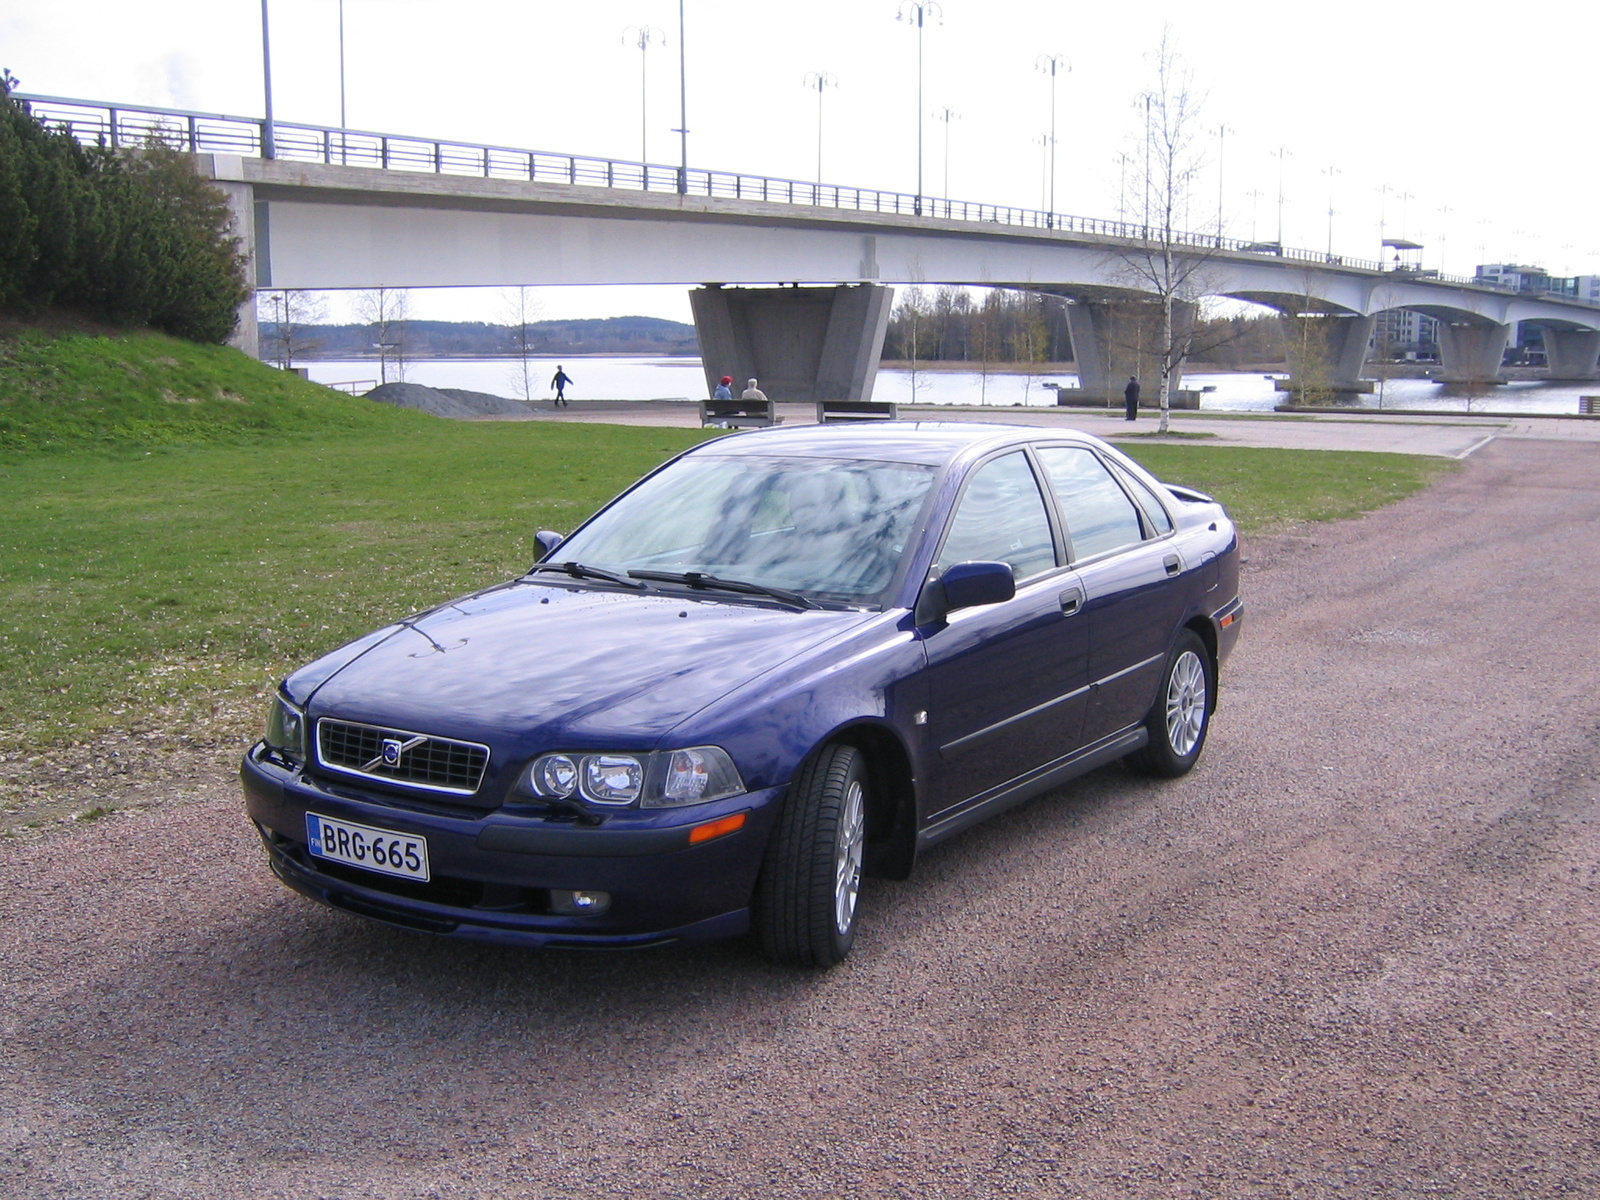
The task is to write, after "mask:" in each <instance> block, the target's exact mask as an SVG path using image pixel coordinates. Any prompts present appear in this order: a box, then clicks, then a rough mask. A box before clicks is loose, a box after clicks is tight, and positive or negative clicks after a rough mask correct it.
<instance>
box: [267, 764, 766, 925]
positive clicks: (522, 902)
mask: <svg viewBox="0 0 1600 1200" xmlns="http://www.w3.org/2000/svg"><path fill="white" fill-rule="evenodd" d="M240 779H241V781H242V783H243V785H244V794H245V807H246V810H247V811H248V813H249V815H250V818H251V820H252V821H253V822H254V823H255V826H256V830H257V832H258V833H259V834H260V835H261V840H262V843H263V845H264V846H265V848H266V852H267V861H268V863H269V864H270V865H271V867H272V870H273V873H274V874H276V875H277V876H278V878H279V879H281V880H282V881H283V882H284V883H285V884H286V885H287V886H289V887H291V888H293V889H294V890H295V891H297V892H300V893H301V894H302V895H305V896H309V897H310V898H311V899H313V900H317V901H319V902H321V903H323V904H326V905H328V906H329V907H331V908H337V909H341V910H343V911H345V912H350V913H355V914H357V915H359V916H363V917H368V918H370V919H372V920H376V921H382V922H384V923H386V924H390V925H396V926H399V927H401V928H405V929H414V930H418V931H421V932H425V933H433V934H439V935H443V936H448V937H457V938H465V939H470V940H475V941H486V942H497V943H502V944H509V945H522V946H548V947H594V948H617V949H625V948H631V947H642V946H656V945H664V944H667V943H670V942H700V941H712V940H716V939H719V938H726V937H736V936H738V935H739V934H742V933H744V932H745V931H746V930H747V929H748V928H749V924H750V907H749V906H750V898H751V895H752V893H753V891H754V889H755V882H756V876H757V874H758V873H759V871H760V869H761V860H762V856H763V854H764V852H765V849H766V843H767V834H768V832H769V830H770V828H771V825H772V821H773V820H774V818H775V817H776V815H777V805H778V801H779V800H781V799H782V796H783V793H784V790H785V789H783V788H781V787H779V788H769V789H766V790H763V791H759V792H752V793H747V794H745V795H743V796H738V797H733V798H730V799H728V800H723V801H717V802H715V803H712V804H704V805H695V806H692V807H689V808H678V809H655V810H650V811H640V810H622V811H619V812H617V813H615V814H613V815H612V816H611V817H610V818H609V819H608V820H607V821H606V823H605V824H604V825H602V826H600V827H598V828H593V827H581V826H576V825H574V824H573V823H572V822H571V821H568V820H563V819H548V820H547V819H544V818H542V817H540V816H537V815H534V816H528V815H523V816H517V815H511V814H508V813H505V812H490V813H485V814H482V815H474V816H466V815H443V814H439V813H434V812H422V811H417V810H414V809H410V808H402V807H398V806H397V805H395V804H393V803H386V802H385V800H384V798H383V797H382V796H380V795H376V794H372V793H366V792H361V791H357V790H354V789H351V788H347V787H344V786H342V785H341V786H338V787H337V788H334V787H329V786H325V785H323V784H322V783H320V782H319V781H317V780H315V779H312V778H309V777H307V776H306V775H304V774H303V773H301V772H299V771H293V770H289V769H287V768H285V767H282V766H280V765H279V764H277V763H275V762H273V761H271V760H269V759H266V758H265V757H263V755H262V753H261V747H259V746H257V747H256V748H254V749H252V750H251V751H250V753H249V754H247V755H246V756H245V759H244V762H243V764H242V765H241V767H240ZM308 811H315V812H317V813H319V814H322V815H324V816H327V817H331V818H334V819H336V820H346V821H353V822H356V823H359V824H364V825H373V826H377V827H379V828H383V829H388V830H392V831H394V832H396V833H400V834H410V835H420V836H422V837H424V838H426V839H427V842H428V858H429V864H430V868H431V874H432V879H431V880H430V882H428V883H426V884H423V883H418V882H414V881H411V880H405V879H398V878H393V877H390V876H386V875H381V874H377V873H374V872H371V871H364V870H361V869H360V868H356V867H349V866H345V865H344V864H342V863H334V862H329V861H327V860H325V859H322V858H317V857H314V856H312V854H311V853H310V851H309V849H308V848H307V844H306V843H307V837H306V813H307V812H308ZM737 812H746V813H747V816H746V820H745V824H744V827H743V828H742V829H740V830H738V831H737V832H735V833H731V834H727V835H724V836H722V837H718V838H714V839H712V840H710V841H706V842H702V843H700V844H698V845H690V844H689V830H690V829H691V828H693V827H695V826H698V825H702V824H704V823H705V822H707V821H711V820H715V819H716V818H718V817H723V816H728V815H731V814H733V813H737ZM552 889H562V890H570V891H603V892H608V893H610V896H611V907H610V909H609V911H607V912H605V913H602V914H584V915H581V916H568V915H563V914H559V913H554V912H551V911H550V904H549V893H550V891H551V890H552Z"/></svg>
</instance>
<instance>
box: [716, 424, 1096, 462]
mask: <svg viewBox="0 0 1600 1200" xmlns="http://www.w3.org/2000/svg"><path fill="white" fill-rule="evenodd" d="M1060 438H1081V439H1083V440H1085V441H1095V440H1096V439H1095V438H1093V437H1091V436H1090V435H1088V434H1085V433H1081V432H1079V431H1078V430H1076V429H1043V428H1040V427H1038V426H1034V425H1000V424H994V425H990V424H985V423H981V422H975V421H870V422H868V421H859V422H853V423H849V424H838V425H793V426H789V427H787V428H781V429H780V428H773V429H752V430H750V431H748V432H745V433H738V434H730V435H729V436H727V437H722V438H717V439H716V440H715V441H711V442H707V443H706V444H705V445H703V446H700V447H697V448H696V449H695V450H694V451H692V452H691V453H693V454H695V455H718V456H724V455H726V456H740V457H743V456H745V455H751V456H755V455H785V456H789V455H792V456H796V457H803V458H861V459H873V460H877V461H880V462H905V463H921V464H925V465H928V466H943V465H944V464H946V463H948V462H950V461H952V460H953V459H955V458H957V457H959V456H961V455H963V454H966V453H968V452H981V451H984V450H987V449H990V448H993V447H1000V446H1007V445H1012V444H1018V443H1022V442H1029V441H1044V440H1052V441H1053V440H1057V439H1060Z"/></svg>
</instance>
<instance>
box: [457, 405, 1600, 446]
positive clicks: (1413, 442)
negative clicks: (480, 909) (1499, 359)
mask: <svg viewBox="0 0 1600 1200" xmlns="http://www.w3.org/2000/svg"><path fill="white" fill-rule="evenodd" d="M900 414H901V417H902V418H903V419H907V418H910V419H917V420H937V421H994V422H1002V423H1006V424H1013V425H1038V426H1046V427H1049V426H1056V427H1061V428H1068V429H1081V430H1082V431H1084V432H1085V433H1092V434H1094V435H1096V436H1097V437H1104V438H1109V439H1111V440H1113V441H1115V440H1119V439H1122V438H1125V437H1129V436H1132V437H1136V438H1139V439H1141V440H1145V439H1148V440H1155V438H1154V433H1155V428H1156V421H1157V418H1156V416H1155V415H1154V414H1148V413H1146V414H1141V415H1140V417H1139V420H1138V421H1137V422H1136V423H1135V424H1134V425H1132V426H1129V425H1128V424H1127V423H1126V422H1125V421H1124V420H1123V419H1122V416H1121V413H1120V411H1116V410H1113V411H1104V410H1101V409H1092V408H1088V409H1086V408H961V407H953V406H944V405H940V406H938V407H934V406H931V405H924V406H920V407H917V408H912V407H910V406H906V405H903V406H901V409H900ZM778 415H779V416H780V417H781V418H782V419H783V422H784V424H787V425H809V424H811V423H813V422H814V421H815V420H816V406H815V405H812V404H786V403H781V402H780V403H779V404H778ZM483 419H485V420H526V421H548V420H555V421H599V422H604V423H606V424H614V425H662V426H672V427H677V428H695V427H697V426H698V425H699V424H700V414H699V407H698V405H696V404H694V403H693V402H689V401H682V400H589V401H585V400H574V401H573V402H572V406H571V407H570V408H562V409H554V408H551V409H541V410H540V411H538V412H535V413H533V414H532V415H530V416H527V417H510V418H483ZM1172 429H1173V430H1174V431H1176V432H1178V433H1180V434H1191V435H1192V434H1205V435H1209V436H1207V438H1206V442H1207V443H1208V444H1210V445H1219V446H1268V447H1278V448H1282V449H1290V450H1372V451H1385V452H1388V453H1391V454H1426V455H1434V456H1438V457H1441V458H1465V457H1466V456H1467V455H1469V454H1471V453H1473V452H1474V451H1476V450H1477V449H1479V448H1480V447H1482V446H1485V445H1487V444H1488V443H1489V442H1491V441H1493V440H1494V439H1496V438H1516V439H1521V440H1527V439H1533V440H1541V441H1561V442H1571V441H1577V442H1596V443H1600V421H1597V420H1585V419H1583V418H1576V417H1571V418H1569V417H1512V416H1478V415H1467V414H1465V413H1461V414H1451V413H1440V414H1437V415H1435V414H1416V413H1411V414H1401V413H1365V412H1364V413H1337V414H1329V415H1327V416H1323V415H1321V414H1311V413H1191V412H1178V413H1173V414H1172ZM1184 440H1185V441H1187V440H1188V439H1187V438H1186V439H1184Z"/></svg>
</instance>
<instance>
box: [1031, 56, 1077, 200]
mask: <svg viewBox="0 0 1600 1200" xmlns="http://www.w3.org/2000/svg"><path fill="white" fill-rule="evenodd" d="M1033 65H1034V67H1035V69H1037V70H1040V71H1044V72H1045V73H1046V74H1048V75H1049V76H1050V202H1049V215H1048V216H1047V217H1046V218H1045V223H1046V224H1047V225H1048V226H1049V227H1050V228H1051V229H1054V228H1055V225H1056V76H1057V75H1058V74H1061V73H1064V72H1070V71H1071V70H1072V62H1071V60H1069V59H1068V58H1067V56H1066V55H1064V54H1041V55H1039V57H1038V58H1037V59H1035V60H1034V64H1033Z"/></svg>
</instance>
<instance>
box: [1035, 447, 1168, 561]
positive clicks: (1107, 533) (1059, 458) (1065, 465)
mask: <svg viewBox="0 0 1600 1200" xmlns="http://www.w3.org/2000/svg"><path fill="white" fill-rule="evenodd" d="M1038 453H1039V461H1040V462H1042V463H1044V470H1045V474H1046V475H1048V476H1049V478H1050V486H1051V488H1053V489H1054V491H1055V494H1056V501H1057V503H1059V504H1060V506H1061V516H1062V518H1063V519H1064V520H1065V521H1066V523H1067V535H1068V536H1069V537H1070V538H1071V539H1072V553H1073V557H1074V558H1090V557H1092V556H1093V555H1096V554H1104V553H1105V552H1106V551H1107V550H1116V549H1119V548H1121V547H1123V546H1128V545H1132V544H1134V543H1135V542H1140V541H1143V540H1144V531H1143V529H1142V527H1141V526H1140V525H1139V514H1138V512H1137V511H1136V510H1135V509H1134V507H1133V501H1131V500H1129V499H1128V494H1127V493H1126V492H1124V491H1123V490H1122V488H1121V487H1119V486H1118V485H1117V481H1116V480H1115V479H1113V478H1112V477H1111V472H1110V471H1108V470H1106V467H1105V464H1104V463H1102V462H1101V461H1100V460H1099V459H1098V458H1096V457H1095V456H1094V454H1093V453H1092V452H1090V451H1088V450H1085V449H1082V448H1081V447H1078V446H1049V447H1045V448H1044V449H1041V450H1040V451H1039V452H1038Z"/></svg>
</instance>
